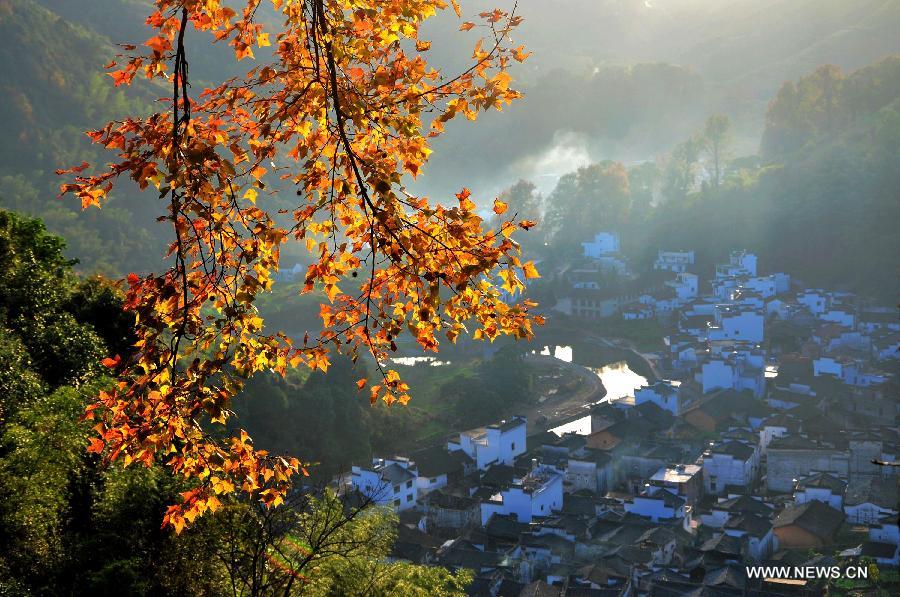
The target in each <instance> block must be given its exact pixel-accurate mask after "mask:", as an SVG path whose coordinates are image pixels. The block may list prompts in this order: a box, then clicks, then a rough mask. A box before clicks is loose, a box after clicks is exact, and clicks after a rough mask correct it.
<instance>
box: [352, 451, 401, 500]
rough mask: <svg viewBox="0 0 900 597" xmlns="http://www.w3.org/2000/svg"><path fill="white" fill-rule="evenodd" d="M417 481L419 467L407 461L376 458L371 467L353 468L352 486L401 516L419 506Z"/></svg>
mask: <svg viewBox="0 0 900 597" xmlns="http://www.w3.org/2000/svg"><path fill="white" fill-rule="evenodd" d="M417 477H418V473H417V470H416V467H415V463H414V462H412V461H410V460H409V459H407V458H373V459H372V466H370V467H364V466H353V467H352V468H351V474H350V482H351V483H352V485H353V488H354V489H356V490H357V491H359V492H360V493H362V494H363V495H365V496H367V497H369V498H370V499H371V500H372V501H373V502H374V503H376V504H378V505H380V506H390V507H392V508H393V509H394V511H396V512H400V511H403V510H408V509H409V508H412V507H413V506H415V505H416V499H417V497H418V487H417V484H416V479H417Z"/></svg>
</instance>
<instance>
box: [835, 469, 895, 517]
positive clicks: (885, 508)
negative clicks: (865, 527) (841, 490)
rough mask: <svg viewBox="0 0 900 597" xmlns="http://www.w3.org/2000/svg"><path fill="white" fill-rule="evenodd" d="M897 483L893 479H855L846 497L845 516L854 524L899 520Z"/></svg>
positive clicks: (848, 488)
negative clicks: (888, 519) (887, 519)
mask: <svg viewBox="0 0 900 597" xmlns="http://www.w3.org/2000/svg"><path fill="white" fill-rule="evenodd" d="M897 508H898V503H897V482H896V480H894V479H893V478H888V479H882V478H880V477H874V478H869V479H854V480H853V483H851V484H850V485H849V486H848V487H847V493H846V495H845V496H844V514H846V515H847V521H848V522H850V523H852V524H879V523H880V522H881V521H882V520H884V519H885V518H886V517H887V518H891V519H893V520H896V519H897Z"/></svg>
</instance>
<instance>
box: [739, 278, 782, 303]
mask: <svg viewBox="0 0 900 597" xmlns="http://www.w3.org/2000/svg"><path fill="white" fill-rule="evenodd" d="M741 288H746V289H748V290H752V291H754V292H758V293H759V295H760V296H762V298H764V299H766V298H769V297H773V296H775V295H776V294H778V289H777V283H776V281H775V276H757V277H755V278H748V279H747V280H746V281H744V283H743V284H741Z"/></svg>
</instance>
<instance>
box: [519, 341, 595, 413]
mask: <svg viewBox="0 0 900 597" xmlns="http://www.w3.org/2000/svg"><path fill="white" fill-rule="evenodd" d="M525 361H526V362H527V363H528V364H530V365H532V366H533V367H535V368H536V369H547V370H550V369H562V370H564V371H566V372H568V373H571V374H572V375H575V376H578V377H580V378H581V379H582V380H584V384H583V385H582V386H581V387H580V388H578V391H576V392H575V393H574V394H572V395H571V396H566V397H563V398H548V399H547V400H544V401H543V402H541V403H539V404H535V405H532V406H531V407H530V408H529V409H528V410H527V411H526V413H525V416H526V417H527V418H528V429H529V431H533V430H536V429H544V428H549V427H553V426H554V425H555V424H556V422H557V421H562V420H564V419H569V418H572V417H573V416H576V415H578V414H582V415H584V414H587V413H586V412H582V411H586V409H585V408H584V406H585V405H586V404H592V403H594V402H598V401H599V400H601V399H602V398H603V397H604V396H605V395H606V388H604V387H603V384H602V383H601V382H600V378H599V377H597V374H596V373H594V372H593V371H591V370H590V369H588V368H587V367H583V366H581V365H577V364H575V363H567V362H565V361H561V360H559V359H557V358H554V357H552V356H549V355H541V354H528V355H525ZM541 416H546V417H547V419H548V422H547V423H545V424H543V425H538V424H537V421H538V419H539V418H540V417H541Z"/></svg>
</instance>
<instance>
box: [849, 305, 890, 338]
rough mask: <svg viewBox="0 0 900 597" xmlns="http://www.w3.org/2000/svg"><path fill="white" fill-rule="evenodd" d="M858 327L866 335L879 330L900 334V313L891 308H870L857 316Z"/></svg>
mask: <svg viewBox="0 0 900 597" xmlns="http://www.w3.org/2000/svg"><path fill="white" fill-rule="evenodd" d="M858 327H859V329H860V330H862V331H863V332H866V333H867V334H871V333H873V332H876V331H879V330H883V331H891V332H900V312H898V311H897V309H896V308H892V307H871V308H868V309H864V310H863V311H862V312H861V313H860V314H859V324H858Z"/></svg>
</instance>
